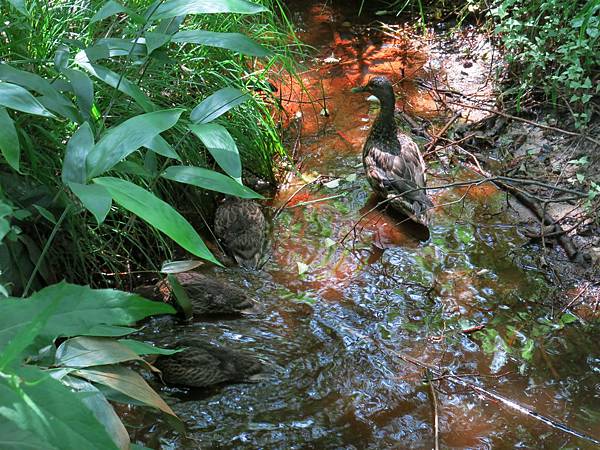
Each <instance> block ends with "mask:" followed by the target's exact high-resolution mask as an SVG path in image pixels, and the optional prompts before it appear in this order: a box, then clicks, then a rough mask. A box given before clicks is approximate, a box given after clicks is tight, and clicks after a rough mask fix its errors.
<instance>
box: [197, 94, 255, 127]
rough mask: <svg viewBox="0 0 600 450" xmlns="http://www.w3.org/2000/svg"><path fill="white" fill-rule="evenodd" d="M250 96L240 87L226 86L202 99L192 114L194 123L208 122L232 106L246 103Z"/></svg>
mask: <svg viewBox="0 0 600 450" xmlns="http://www.w3.org/2000/svg"><path fill="white" fill-rule="evenodd" d="M249 98H250V96H249V95H248V94H244V93H243V92H242V91H240V90H239V89H235V88H232V87H225V88H223V89H219V90H218V91H217V92H215V93H214V94H212V95H210V96H208V97H207V98H205V99H204V100H202V101H201V102H200V103H199V104H198V105H197V106H196V107H195V108H194V109H193V110H192V113H191V114H190V119H191V120H192V122H194V123H208V122H211V121H213V120H215V119H216V118H217V117H219V116H221V115H222V114H225V113H226V112H227V111H229V110H230V109H231V108H234V107H236V106H237V105H239V104H241V103H244V102H245V101H246V100H248V99H249Z"/></svg>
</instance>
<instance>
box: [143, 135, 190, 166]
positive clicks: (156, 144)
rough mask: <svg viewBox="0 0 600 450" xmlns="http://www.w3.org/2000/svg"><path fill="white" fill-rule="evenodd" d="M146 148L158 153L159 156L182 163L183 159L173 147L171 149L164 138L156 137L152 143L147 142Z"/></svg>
mask: <svg viewBox="0 0 600 450" xmlns="http://www.w3.org/2000/svg"><path fill="white" fill-rule="evenodd" d="M144 147H146V148H149V149H150V150H152V151H153V152H154V153H158V154H159V155H162V156H166V157H167V158H173V159H176V160H177V161H181V158H180V157H179V155H178V154H177V152H175V150H173V147H171V146H170V145H169V143H168V142H167V141H165V140H164V138H163V137H162V136H160V135H156V136H154V137H153V138H152V139H151V140H150V142H146V144H144Z"/></svg>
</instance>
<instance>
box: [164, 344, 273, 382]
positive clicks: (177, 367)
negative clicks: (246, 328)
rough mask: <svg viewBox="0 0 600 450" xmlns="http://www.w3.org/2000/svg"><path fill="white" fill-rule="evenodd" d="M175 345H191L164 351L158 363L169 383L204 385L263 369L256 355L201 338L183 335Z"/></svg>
mask: <svg viewBox="0 0 600 450" xmlns="http://www.w3.org/2000/svg"><path fill="white" fill-rule="evenodd" d="M172 347H176V348H181V347H187V348H186V349H185V350H183V351H182V352H179V353H175V354H173V355H161V356H159V357H158V359H157V360H156V362H155V363H154V365H155V366H156V367H157V368H158V369H159V370H160V371H161V372H162V379H163V381H164V382H165V383H166V384H169V385H178V386H187V387H199V388H200V387H207V386H212V385H214V384H220V383H226V382H236V381H238V382H239V381H245V380H246V379H248V378H249V377H250V376H251V375H254V374H257V373H259V372H261V370H262V364H261V363H260V362H259V361H258V360H256V359H255V358H253V357H251V356H247V355H245V354H243V353H240V352H237V351H233V350H230V349H228V348H225V347H221V346H220V345H215V344H210V343H208V342H205V341H202V340H200V339H183V340H181V341H179V342H177V344H176V345H173V346H172Z"/></svg>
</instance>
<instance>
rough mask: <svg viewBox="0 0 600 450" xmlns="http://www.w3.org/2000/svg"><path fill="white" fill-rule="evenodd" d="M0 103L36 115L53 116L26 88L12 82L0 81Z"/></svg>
mask: <svg viewBox="0 0 600 450" xmlns="http://www.w3.org/2000/svg"><path fill="white" fill-rule="evenodd" d="M0 105H1V106H6V107H7V108H10V109H14V110H17V111H21V112H26V113H29V114H35V115H37V116H44V117H55V116H54V114H52V113H51V112H50V111H48V110H47V109H46V108H44V106H43V105H42V104H41V103H40V102H39V101H38V100H37V99H36V98H35V97H34V96H33V95H31V94H30V93H29V91H28V90H27V89H23V88H22V87H21V86H18V85H16V84H12V83H6V82H4V83H0Z"/></svg>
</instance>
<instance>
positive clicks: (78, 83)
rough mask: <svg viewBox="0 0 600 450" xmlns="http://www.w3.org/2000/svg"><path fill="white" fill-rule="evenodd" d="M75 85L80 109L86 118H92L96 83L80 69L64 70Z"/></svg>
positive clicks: (74, 88)
mask: <svg viewBox="0 0 600 450" xmlns="http://www.w3.org/2000/svg"><path fill="white" fill-rule="evenodd" d="M62 72H63V73H64V74H65V75H66V76H67V78H68V79H69V81H70V82H71V86H73V91H74V92H75V96H76V97H77V104H78V105H79V109H80V110H81V112H82V114H83V115H84V117H85V118H86V119H89V118H90V114H91V111H92V106H93V104H94V85H93V83H92V80H90V77H88V76H87V75H86V74H85V73H83V72H81V71H80V70H75V69H64V70H63V71H62Z"/></svg>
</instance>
